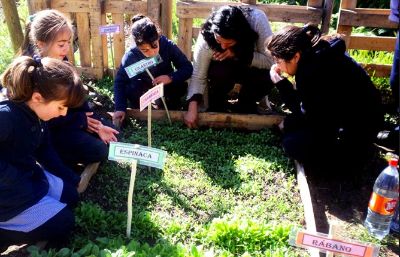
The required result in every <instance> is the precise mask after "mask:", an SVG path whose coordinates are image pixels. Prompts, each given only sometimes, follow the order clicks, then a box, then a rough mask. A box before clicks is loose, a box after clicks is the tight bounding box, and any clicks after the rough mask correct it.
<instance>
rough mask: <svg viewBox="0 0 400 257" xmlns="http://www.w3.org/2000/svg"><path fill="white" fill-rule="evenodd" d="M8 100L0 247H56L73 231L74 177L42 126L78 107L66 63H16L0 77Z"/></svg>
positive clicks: (0, 118) (2, 136)
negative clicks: (51, 244)
mask: <svg viewBox="0 0 400 257" xmlns="http://www.w3.org/2000/svg"><path fill="white" fill-rule="evenodd" d="M1 80H2V85H3V86H4V87H6V88H7V91H8V97H9V100H6V101H2V102H0V174H1V175H0V246H6V245H10V244H15V243H32V242H35V241H42V240H49V241H52V242H54V243H59V242H61V241H63V240H64V239H66V237H67V236H68V234H69V232H70V230H71V229H72V228H73V226H74V215H73V213H72V211H71V207H73V206H75V205H76V204H77V202H78V199H79V195H78V192H77V186H78V183H79V180H80V179H79V176H77V175H76V174H75V173H74V172H73V171H72V170H70V169H68V168H67V167H66V166H64V165H63V163H62V161H61V160H60V159H59V158H58V155H57V154H56V153H55V151H54V150H53V148H52V147H51V144H50V143H49V135H48V129H47V123H46V121H48V120H50V119H52V118H55V117H58V116H65V115H66V113H67V110H68V108H69V107H76V106H79V105H81V104H82V102H83V101H84V96H85V93H84V90H83V87H82V84H81V81H80V79H79V76H78V75H77V73H76V72H75V70H74V68H73V67H71V65H69V64H68V63H66V62H63V61H59V60H56V59H51V58H45V59H43V60H40V59H39V58H37V59H35V60H34V59H32V58H31V57H26V56H24V57H19V58H17V59H16V60H14V62H13V63H12V64H11V65H10V66H9V67H8V68H7V70H6V71H5V72H4V74H3V75H2V78H1Z"/></svg>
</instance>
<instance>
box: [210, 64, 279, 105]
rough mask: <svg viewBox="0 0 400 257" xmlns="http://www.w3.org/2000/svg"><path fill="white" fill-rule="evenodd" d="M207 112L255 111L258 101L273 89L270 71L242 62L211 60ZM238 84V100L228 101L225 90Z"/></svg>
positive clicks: (228, 97)
mask: <svg viewBox="0 0 400 257" xmlns="http://www.w3.org/2000/svg"><path fill="white" fill-rule="evenodd" d="M208 80H209V81H208V86H209V91H208V92H209V94H208V95H209V97H208V99H209V111H223V112H226V111H229V110H230V109H231V110H232V111H234V112H242V113H255V112H256V109H257V102H258V101H260V100H261V99H262V98H263V97H264V96H265V95H267V94H269V92H270V91H271V89H272V81H271V78H270V76H269V71H268V70H266V69H258V68H254V67H247V66H243V65H241V64H240V63H239V62H238V61H233V60H226V61H222V62H221V61H211V63H210V67H209V69H208ZM236 83H237V84H241V85H242V88H241V90H240V93H239V95H238V98H237V100H238V102H237V103H235V104H234V105H232V104H231V103H229V102H228V100H230V96H228V93H229V92H230V91H231V89H232V88H233V87H234V85H235V84H236Z"/></svg>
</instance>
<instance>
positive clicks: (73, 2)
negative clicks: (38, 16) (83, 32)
mask: <svg viewBox="0 0 400 257" xmlns="http://www.w3.org/2000/svg"><path fill="white" fill-rule="evenodd" d="M51 8H53V9H57V10H59V11H61V12H84V13H88V12H90V10H91V9H90V1H88V0H52V1H51Z"/></svg>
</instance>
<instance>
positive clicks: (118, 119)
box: [112, 111, 125, 129]
mask: <svg viewBox="0 0 400 257" xmlns="http://www.w3.org/2000/svg"><path fill="white" fill-rule="evenodd" d="M124 119H125V112H123V111H116V112H114V114H113V117H112V122H113V124H114V126H115V127H116V128H118V129H119V128H120V127H121V124H122V122H123V121H124Z"/></svg>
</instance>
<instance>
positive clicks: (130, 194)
mask: <svg viewBox="0 0 400 257" xmlns="http://www.w3.org/2000/svg"><path fill="white" fill-rule="evenodd" d="M136 167H137V160H133V161H132V162H131V179H130V181H129V191H128V219H127V226H126V236H127V237H128V238H130V237H131V229H132V197H133V188H134V186H135V178H136Z"/></svg>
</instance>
